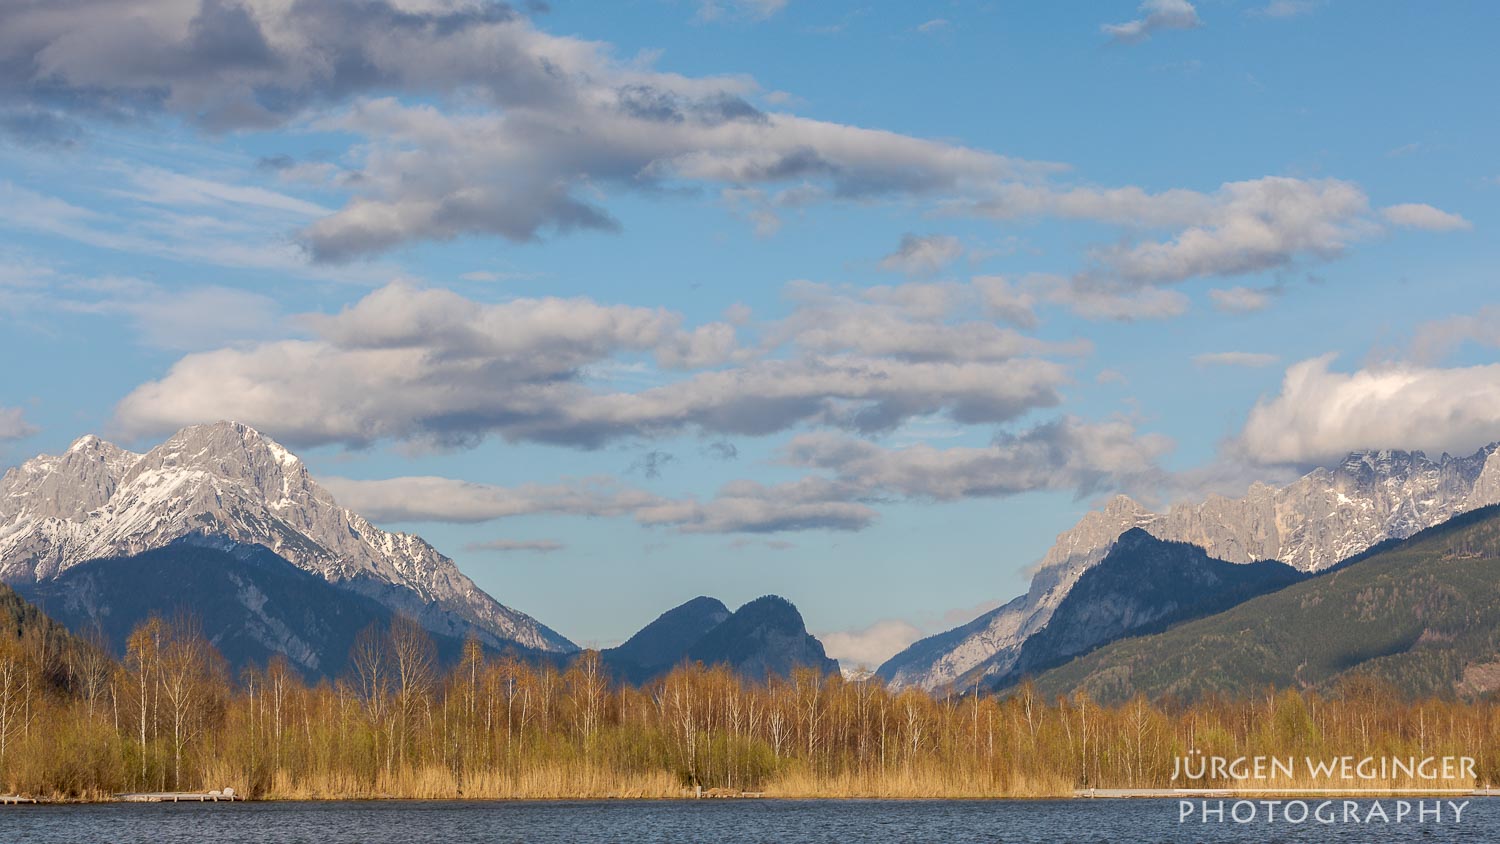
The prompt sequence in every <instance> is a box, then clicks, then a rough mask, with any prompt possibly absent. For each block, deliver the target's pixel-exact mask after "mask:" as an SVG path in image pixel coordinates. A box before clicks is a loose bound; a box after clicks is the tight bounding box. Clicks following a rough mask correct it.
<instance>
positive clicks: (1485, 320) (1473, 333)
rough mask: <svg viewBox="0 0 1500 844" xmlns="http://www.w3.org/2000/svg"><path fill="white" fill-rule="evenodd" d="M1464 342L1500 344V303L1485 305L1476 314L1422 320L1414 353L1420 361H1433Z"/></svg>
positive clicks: (1446, 354) (1412, 346)
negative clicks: (1428, 320) (1497, 304)
mask: <svg viewBox="0 0 1500 844" xmlns="http://www.w3.org/2000/svg"><path fill="white" fill-rule="evenodd" d="M1464 343H1477V344H1479V345H1481V346H1489V347H1500V306H1496V305H1485V306H1484V307H1482V308H1480V309H1479V310H1478V311H1477V312H1475V313H1472V314H1461V315H1459V316H1454V317H1449V318H1447V319H1439V320H1432V321H1430V322H1424V323H1422V324H1421V325H1419V326H1417V330H1416V333H1415V335H1414V336H1413V337H1412V343H1411V353H1412V357H1413V358H1415V359H1416V360H1417V361H1419V362H1423V363H1431V362H1434V361H1438V360H1442V359H1443V358H1444V357H1447V356H1448V354H1449V353H1451V352H1452V351H1453V350H1455V349H1457V348H1458V347H1459V346H1461V345H1463V344H1464Z"/></svg>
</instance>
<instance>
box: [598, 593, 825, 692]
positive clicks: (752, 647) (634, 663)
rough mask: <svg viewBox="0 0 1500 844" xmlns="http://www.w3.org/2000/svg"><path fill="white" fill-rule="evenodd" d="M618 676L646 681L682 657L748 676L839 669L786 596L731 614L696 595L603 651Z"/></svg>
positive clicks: (758, 600) (757, 601)
mask: <svg viewBox="0 0 1500 844" xmlns="http://www.w3.org/2000/svg"><path fill="white" fill-rule="evenodd" d="M603 656H604V660H605V663H606V664H607V665H609V666H610V669H611V670H612V671H613V672H614V673H615V675H616V676H617V677H620V678H621V679H624V680H626V681H628V682H632V683H637V684H639V683H645V682H649V681H651V680H653V679H655V678H656V677H659V676H661V675H662V674H665V673H667V672H668V671H670V670H672V669H673V668H675V667H676V666H677V665H679V664H681V663H683V662H701V663H703V664H704V665H710V666H712V665H726V666H728V667H729V668H731V669H733V670H734V671H735V673H737V674H739V675H740V676H742V677H744V678H746V679H750V680H763V679H765V678H766V676H767V675H772V674H774V675H779V676H782V677H786V676H790V675H791V673H792V669H794V668H796V667H798V666H807V667H811V668H816V669H817V670H818V671H820V672H822V673H824V674H834V673H838V670H839V664H838V660H834V659H829V658H828V655H827V654H826V653H824V651H823V643H822V642H819V641H818V639H817V638H816V637H815V636H813V635H812V634H810V633H808V632H807V625H806V624H805V623H804V622H803V620H802V614H801V613H799V612H797V608H796V607H795V606H793V605H792V603H791V602H790V601H788V600H786V599H785V598H779V597H777V596H775V595H767V596H765V597H763V598H756V599H755V600H753V601H751V602H750V603H748V604H745V605H744V606H742V607H740V608H739V609H738V610H736V611H734V612H733V613H730V612H729V610H728V609H726V608H725V606H724V605H723V604H722V603H720V602H719V601H717V600H715V599H713V598H702V597H700V598H694V599H693V600H691V601H688V602H687V603H685V604H683V605H681V606H679V607H676V608H674V609H671V610H668V611H667V612H665V613H662V615H661V616H660V617H659V618H657V619H656V620H655V621H653V622H651V623H650V624H648V625H646V626H645V627H643V628H642V629H641V631H640V632H639V633H636V634H635V635H634V636H632V637H630V639H629V640H627V641H626V642H625V644H623V645H620V646H619V647H618V648H610V649H608V650H606V651H604V652H603Z"/></svg>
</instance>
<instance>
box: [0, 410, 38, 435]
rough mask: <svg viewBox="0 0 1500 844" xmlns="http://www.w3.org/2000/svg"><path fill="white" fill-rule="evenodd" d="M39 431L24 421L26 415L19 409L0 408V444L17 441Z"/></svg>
mask: <svg viewBox="0 0 1500 844" xmlns="http://www.w3.org/2000/svg"><path fill="white" fill-rule="evenodd" d="M39 430H41V429H40V428H38V427H36V426H35V425H33V424H31V423H30V422H27V421H26V414H25V413H24V412H23V411H22V410H21V408H19V407H0V442H5V441H6V440H19V439H25V438H26V437H29V436H31V435H32V434H35V433H36V432H37V431H39Z"/></svg>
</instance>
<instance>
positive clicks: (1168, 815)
mask: <svg viewBox="0 0 1500 844" xmlns="http://www.w3.org/2000/svg"><path fill="white" fill-rule="evenodd" d="M1464 799H1467V800H1468V801H1469V804H1468V807H1467V808H1466V809H1464V810H1463V812H1462V814H1461V815H1460V818H1459V820H1458V821H1457V822H1455V821H1454V819H1453V814H1452V812H1451V810H1449V809H1448V808H1444V810H1443V814H1442V817H1441V819H1440V820H1435V819H1434V818H1433V817H1432V816H1431V811H1430V809H1431V807H1432V805H1433V804H1432V803H1431V801H1429V802H1428V803H1427V804H1426V807H1427V808H1428V809H1429V816H1428V818H1426V819H1425V820H1424V821H1423V822H1421V823H1418V822H1417V819H1416V809H1417V807H1416V801H1415V798H1413V799H1412V800H1411V801H1409V803H1408V809H1409V814H1408V815H1407V816H1404V817H1403V818H1402V821H1401V822H1400V823H1397V822H1396V816H1397V815H1398V813H1399V809H1400V807H1399V806H1398V805H1397V802H1398V801H1395V800H1381V801H1379V803H1381V804H1382V805H1381V809H1380V813H1381V814H1384V815H1385V816H1386V818H1387V819H1388V821H1389V822H1380V821H1379V820H1378V817H1379V815H1376V817H1375V819H1371V818H1370V817H1369V816H1370V815H1372V814H1375V813H1374V812H1373V811H1372V808H1373V805H1372V804H1373V803H1374V802H1376V801H1371V800H1361V801H1358V804H1357V805H1358V807H1359V808H1358V811H1357V813H1356V815H1355V817H1356V818H1358V821H1360V822H1345V819H1344V818H1340V817H1338V815H1339V813H1340V811H1341V810H1342V808H1343V807H1342V805H1341V804H1342V803H1343V801H1341V800H1339V801H1333V802H1332V804H1331V807H1325V812H1324V814H1325V816H1327V815H1329V814H1332V815H1333V816H1334V817H1335V822H1334V823H1318V822H1317V821H1316V819H1315V817H1314V815H1315V813H1316V811H1317V807H1318V804H1319V802H1321V801H1311V802H1310V803H1309V804H1307V807H1306V808H1307V809H1308V814H1307V819H1306V820H1304V821H1302V822H1301V823H1290V822H1288V821H1287V820H1286V819H1285V818H1284V817H1281V816H1280V812H1279V810H1278V815H1277V817H1276V819H1275V820H1274V821H1273V822H1270V823H1267V822H1266V820H1265V813H1266V812H1267V811H1268V810H1267V809H1266V808H1265V807H1264V806H1260V807H1255V808H1256V809H1257V814H1258V816H1257V818H1256V819H1255V820H1252V821H1250V822H1248V823H1243V824H1236V823H1234V822H1233V821H1232V820H1231V819H1230V814H1231V812H1232V811H1233V810H1234V806H1233V802H1234V801H1226V802H1225V804H1224V808H1225V813H1224V814H1225V822H1223V823H1218V822H1216V820H1215V817H1216V816H1215V814H1214V812H1213V811H1212V806H1211V807H1210V821H1209V822H1208V823H1203V822H1202V819H1201V818H1200V817H1198V816H1197V814H1196V813H1197V812H1198V811H1199V809H1200V808H1201V807H1199V806H1198V805H1196V801H1195V804H1194V806H1193V811H1194V812H1195V816H1194V818H1193V819H1192V820H1189V821H1187V822H1185V823H1179V820H1178V813H1179V804H1178V801H1176V800H1026V801H1019V800H1017V801H999V800H996V801H967V800H964V801H958V800H955V801H905V800H900V801H897V800H887V801H876V800H837V801H835V800H701V801H689V800H677V801H578V802H529V801H528V802H408V801H389V802H386V801H378V802H328V803H237V804H233V805H229V804H198V803H192V804H102V805H88V806H47V805H42V806H8V807H0V840H3V841H5V842H7V844H19V842H25V843H26V844H33V842H34V843H35V844H53V842H56V844H62V842H67V844H78V842H91V841H107V842H111V844H134V843H135V842H141V844H148V843H149V844H179V842H180V843H181V844H188V842H192V844H199V843H200V842H266V843H267V844H269V842H276V844H296V843H298V842H306V844H346V843H347V844H356V842H358V844H406V842H496V844H498V843H499V842H523V841H524V842H574V841H621V842H636V841H662V842H699V841H712V842H757V843H758V844H759V842H768V843H769V842H862V841H937V842H1048V844H1050V842H1058V841H1071V842H1121V841H1141V842H1158V841H1161V842H1194V841H1230V842H1264V841H1349V842H1355V841H1419V840H1420V841H1424V842H1445V841H1474V842H1479V841H1496V840H1500V799H1493V798H1492V799H1485V798H1464ZM1216 802H1217V801H1210V803H1211V804H1213V803H1216ZM1460 802H1461V801H1460ZM1287 808H1290V810H1291V812H1290V813H1291V815H1292V817H1294V818H1295V817H1296V816H1297V814H1298V809H1297V808H1296V807H1295V806H1289V807H1287ZM1247 812H1248V810H1247V809H1246V808H1245V807H1244V806H1241V807H1240V816H1241V817H1245V816H1246V814H1247Z"/></svg>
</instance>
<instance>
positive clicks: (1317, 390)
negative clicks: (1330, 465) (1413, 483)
mask: <svg viewBox="0 0 1500 844" xmlns="http://www.w3.org/2000/svg"><path fill="white" fill-rule="evenodd" d="M1333 359H1334V356H1333V355H1325V356H1323V357H1319V358H1313V359H1311V360H1305V361H1301V362H1300V363H1297V364H1294V365H1292V366H1291V367H1289V368H1288V369H1287V371H1286V377H1285V379H1284V380H1283V381H1282V385H1281V391H1280V392H1279V393H1278V394H1277V395H1275V396H1272V397H1269V398H1266V399H1263V400H1262V401H1260V402H1258V403H1257V404H1256V406H1255V408H1254V409H1253V410H1252V411H1251V412H1250V416H1249V418H1248V420H1247V421H1246V423H1245V427H1244V430H1243V431H1242V432H1241V434H1240V436H1239V439H1238V442H1237V446H1238V447H1239V448H1240V449H1242V450H1243V452H1244V453H1245V454H1247V455H1248V456H1250V457H1251V458H1253V459H1255V460H1257V461H1259V462H1262V463H1292V464H1315V463H1324V462H1327V461H1331V460H1336V459H1339V458H1341V457H1343V456H1344V455H1345V454H1347V453H1348V452H1351V451H1358V450H1362V449H1408V450H1421V451H1427V452H1430V453H1433V454H1437V453H1439V452H1444V451H1446V452H1449V453H1452V454H1468V453H1471V452H1473V451H1474V450H1475V449H1477V448H1479V447H1481V446H1483V445H1486V444H1488V443H1491V442H1494V441H1495V440H1497V439H1500V364H1488V365H1483V366H1471V367H1457V368H1452V369H1441V368H1433V367H1425V366H1417V365H1410V364H1392V365H1387V366H1377V367H1370V368H1367V369H1359V370H1355V371H1353V372H1348V373H1345V372H1337V371H1334V370H1332V369H1331V365H1332V363H1333Z"/></svg>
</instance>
